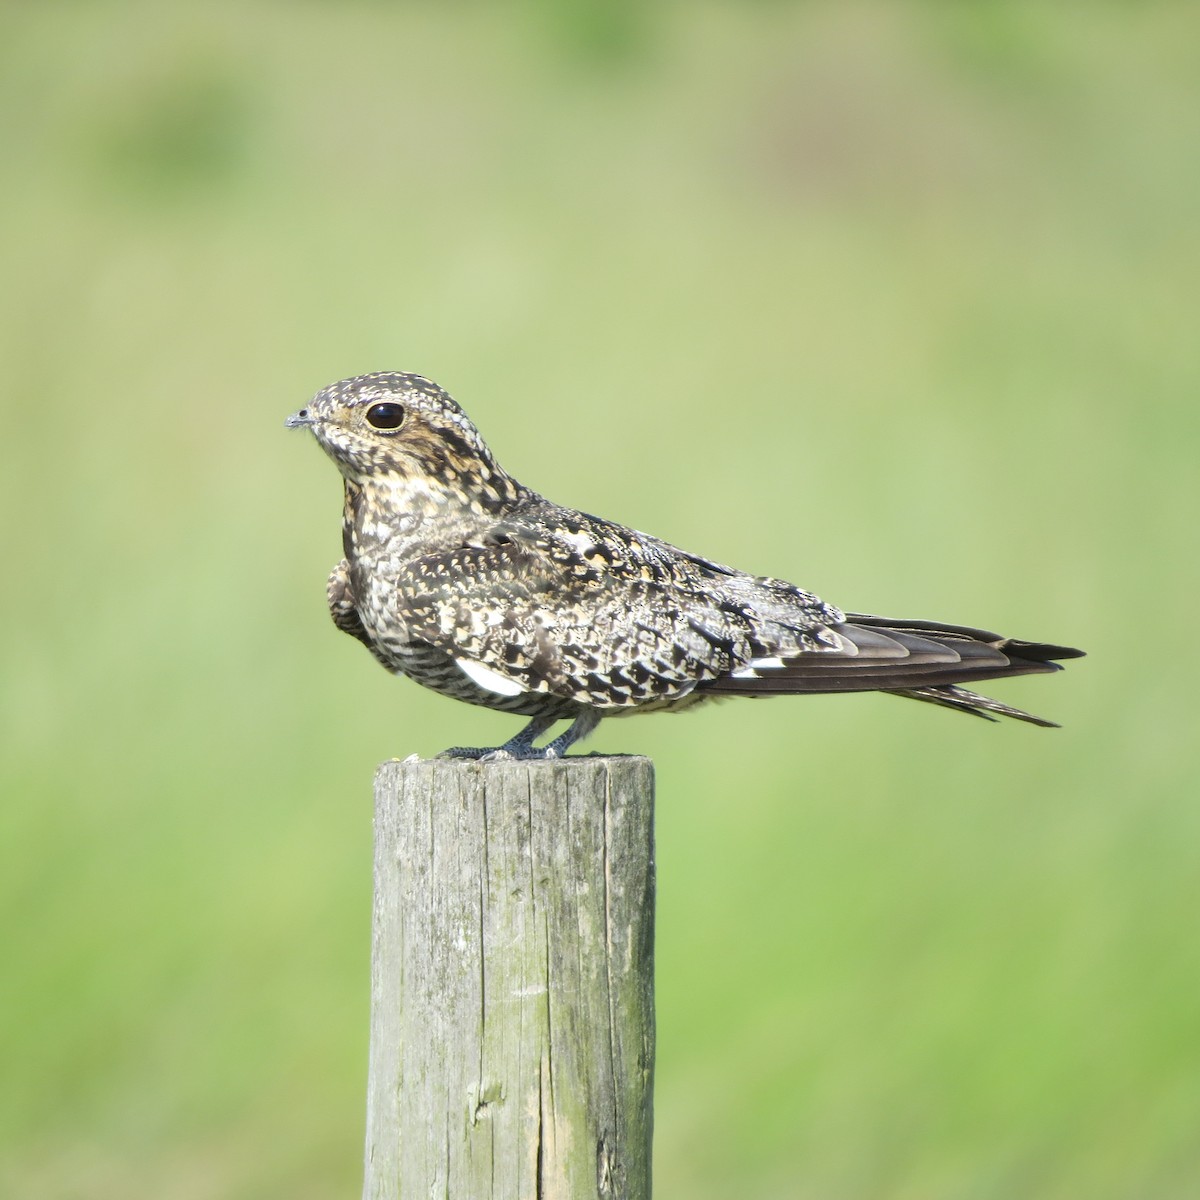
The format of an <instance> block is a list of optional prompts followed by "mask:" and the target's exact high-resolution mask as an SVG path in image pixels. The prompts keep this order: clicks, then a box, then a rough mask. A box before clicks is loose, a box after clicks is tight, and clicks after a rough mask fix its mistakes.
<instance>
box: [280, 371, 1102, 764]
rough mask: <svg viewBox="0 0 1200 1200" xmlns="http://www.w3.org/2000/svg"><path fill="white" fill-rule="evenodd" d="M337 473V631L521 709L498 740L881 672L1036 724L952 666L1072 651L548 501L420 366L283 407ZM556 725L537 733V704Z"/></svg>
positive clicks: (879, 680)
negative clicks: (754, 569)
mask: <svg viewBox="0 0 1200 1200" xmlns="http://www.w3.org/2000/svg"><path fill="white" fill-rule="evenodd" d="M287 424H288V425H289V426H293V427H295V426H307V427H308V428H310V429H311V430H312V432H313V433H314V434H315V435H316V438H317V440H318V441H319V442H320V443H321V446H322V447H323V448H324V450H325V451H326V453H328V454H329V456H330V457H331V458H332V459H333V460H334V462H335V463H336V464H337V465H338V468H339V470H340V471H341V473H342V476H343V478H344V480H345V505H344V511H343V524H342V535H343V547H344V551H345V558H343V559H342V561H341V562H340V563H338V565H337V566H336V567H335V568H334V570H333V573H332V574H331V575H330V578H329V585H328V597H329V609H330V613H331V614H332V616H333V620H334V623H335V624H336V625H337V627H338V628H339V629H341V630H342V631H343V632H345V633H348V634H350V635H351V636H353V637H355V638H357V639H358V640H359V641H360V642H362V643H363V644H364V645H365V646H366V647H367V648H368V649H369V650H370V651H371V653H372V654H373V655H374V656H375V657H376V659H378V660H379V662H381V663H382V664H383V665H384V666H385V667H387V668H388V669H389V670H391V671H394V672H396V673H397V674H403V675H408V676H409V677H410V678H412V679H414V680H416V681H417V682H418V683H420V684H423V685H424V686H426V687H429V688H432V689H433V690H435V691H438V692H441V693H443V694H445V695H448V696H452V697H454V698H455V699H458V700H465V701H467V702H468V703H470V704H480V705H484V706H486V707H488V708H495V709H500V710H501V711H504V712H511V713H515V714H518V715H521V716H525V717H529V718H531V720H530V723H529V725H528V726H527V727H526V728H525V729H523V730H522V731H521V733H519V734H518V735H517V736H516V737H515V738H513V739H512V740H511V741H509V742H508V743H506V744H505V745H504V746H503V747H501V748H500V750H499V751H485V750H476V749H465V748H458V749H455V750H453V751H448V752H447V753H451V754H459V755H468V756H473V757H479V756H482V755H484V754H488V753H502V754H509V755H514V756H520V757H544V756H555V755H558V754H561V753H564V752H565V751H566V749H567V748H568V747H569V746H570V745H571V744H572V743H573V742H574V741H576V740H577V739H579V738H580V737H582V736H584V735H585V734H587V733H588V732H590V731H591V730H592V729H593V728H594V727H595V725H596V723H597V722H598V721H599V720H600V719H601V718H602V717H606V716H624V715H628V714H630V713H634V712H647V711H654V710H663V709H679V708H685V707H688V706H690V705H693V704H696V703H699V702H701V701H703V700H706V699H711V698H714V697H718V696H730V695H738V696H764V695H779V694H785V693H786V694H795V693H802V692H841V691H886V692H891V693H894V694H897V695H903V696H910V697H912V698H915V699H918V700H925V701H928V702H930V703H934V704H940V705H944V706H946V707H950V708H957V709H961V710H963V711H966V712H972V713H975V714H976V715H979V716H984V717H988V716H990V715H991V714H1002V715H1005V716H1010V717H1016V718H1018V719H1020V720H1023V721H1030V722H1032V723H1034V724H1037V725H1049V724H1050V722H1048V721H1043V720H1042V719H1041V718H1039V717H1034V716H1031V715H1030V714H1029V713H1024V712H1021V711H1020V710H1019V709H1015V708H1011V707H1009V706H1008V705H1006V704H1001V703H1000V702H999V701H996V700H991V699H989V698H987V697H986V696H979V695H976V694H975V693H973V692H969V691H966V690H965V689H964V688H962V687H960V686H959V684H961V683H963V682H967V681H971V680H977V679H993V678H1000V677H1002V676H1006V675H1020V674H1024V673H1027V672H1043V671H1054V670H1057V669H1058V667H1057V664H1056V662H1055V661H1054V660H1056V659H1061V658H1074V657H1077V656H1079V654H1080V653H1081V652H1080V651H1078V650H1073V649H1071V648H1069V647H1065V646H1051V645H1044V644H1041V643H1036V642H1020V641H1016V640H1014V639H1011V638H1003V637H1000V636H999V635H998V634H994V633H989V632H987V631H986V630H980V629H969V628H966V627H963V626H952V625H942V624H938V623H935V622H928V621H892V620H885V619H883V618H880V617H871V616H865V615H859V614H850V615H847V614H845V613H843V612H842V611H841V610H840V609H837V608H834V607H833V606H832V605H830V604H826V603H825V602H824V601H822V600H820V599H818V598H817V597H816V596H814V595H813V594H812V593H811V592H807V591H804V590H803V589H801V588H798V587H795V586H794V585H793V584H790V583H787V582H785V581H784V580H781V579H771V578H767V577H763V576H754V575H748V574H746V573H744V572H742V571H735V570H733V569H732V568H730V567H725V566H721V565H720V564H719V563H714V562H711V561H709V560H708V559H705V558H700V557H698V556H697V555H694V554H688V553H686V552H685V551H683V550H680V549H678V548H677V547H675V546H671V545H669V544H667V543H666V542H663V541H660V540H659V539H657V538H653V537H650V536H648V535H647V534H644V533H638V532H637V531H636V530H632V529H627V528H625V527H624V526H622V525H616V524H614V523H612V522H611V521H604V520H602V519H600V518H599V517H593V516H590V515H588V514H587V513H582V512H576V511H575V510H573V509H568V508H562V507H560V506H559V505H557V504H552V503H551V502H550V501H548V500H546V499H544V498H543V497H541V496H539V495H538V494H537V493H536V492H534V491H531V490H530V489H529V488H527V487H525V486H524V485H522V484H520V483H518V482H517V481H516V480H515V479H513V478H512V477H511V476H510V475H508V474H507V473H506V472H505V471H504V470H503V468H502V467H500V465H499V464H498V463H497V462H496V460H495V459H494V458H493V456H492V453H491V451H490V450H489V449H488V448H487V446H486V444H485V443H484V441H483V439H482V438H481V437H480V436H479V433H478V431H477V430H476V429H475V426H474V425H472V424H471V422H470V421H469V420H468V419H467V417H466V415H465V414H464V413H463V411H462V410H461V409H460V408H459V407H458V405H457V404H456V403H455V402H454V401H453V400H452V399H451V398H450V396H448V395H447V394H446V393H445V392H444V391H442V389H441V388H439V387H438V386H437V385H436V384H434V383H432V382H430V381H429V380H428V379H424V378H422V377H421V376H419V375H402V374H391V373H380V374H375V375H360V376H358V377H356V378H354V379H345V380H342V381H341V382H340V383H335V384H333V385H331V386H330V387H327V388H325V389H324V390H323V391H320V392H318V393H317V395H316V396H315V397H314V398H313V400H312V402H311V403H310V404H309V405H308V407H307V408H304V409H301V410H300V412H298V413H296V414H295V415H294V416H292V417H289V418H288V421H287ZM561 719H569V720H571V721H572V725H571V727H570V728H569V729H568V730H567V731H566V732H565V733H564V734H562V735H561V736H560V737H559V738H557V739H556V740H555V741H553V742H551V743H550V745H549V746H547V747H545V748H543V749H540V750H539V749H534V745H533V743H534V740H535V739H536V738H537V737H538V736H539V735H540V734H541V733H543V732H544V731H545V730H546V729H548V728H549V727H550V726H551V725H552V724H553V723H554V722H555V721H558V720H561Z"/></svg>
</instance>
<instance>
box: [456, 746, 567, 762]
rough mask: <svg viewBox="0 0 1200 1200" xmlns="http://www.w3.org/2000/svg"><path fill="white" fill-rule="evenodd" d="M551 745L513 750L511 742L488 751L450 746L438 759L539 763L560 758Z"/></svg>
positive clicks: (478, 748)
mask: <svg viewBox="0 0 1200 1200" xmlns="http://www.w3.org/2000/svg"><path fill="white" fill-rule="evenodd" d="M561 757H562V755H561V754H559V752H558V751H557V750H555V749H554V746H553V743H551V744H550V745H549V746H545V747H543V748H542V749H540V750H539V749H538V748H537V747H536V746H522V747H517V748H513V747H512V743H511V742H506V743H505V744H504V745H503V746H497V747H496V748H495V749H489V748H488V747H487V746H451V747H450V749H449V750H443V751H442V752H441V754H439V755H438V758H463V759H469V760H471V761H474V762H539V761H541V760H543V759H547V758H561Z"/></svg>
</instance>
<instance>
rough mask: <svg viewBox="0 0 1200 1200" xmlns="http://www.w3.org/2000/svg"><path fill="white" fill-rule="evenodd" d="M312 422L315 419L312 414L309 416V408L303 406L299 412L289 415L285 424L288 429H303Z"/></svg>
mask: <svg viewBox="0 0 1200 1200" xmlns="http://www.w3.org/2000/svg"><path fill="white" fill-rule="evenodd" d="M312 423H313V419H312V417H311V416H309V414H308V409H307V408H302V409H301V410H300V411H299V412H294V413H292V415H291V416H290V417H288V419H287V420H286V421H284V425H285V426H287V428H288V429H302V428H303V427H304V426H305V425H311V424H312Z"/></svg>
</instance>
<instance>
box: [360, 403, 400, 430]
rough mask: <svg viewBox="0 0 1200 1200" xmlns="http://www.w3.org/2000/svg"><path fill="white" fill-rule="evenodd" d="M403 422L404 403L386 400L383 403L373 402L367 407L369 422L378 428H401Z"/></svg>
mask: <svg viewBox="0 0 1200 1200" xmlns="http://www.w3.org/2000/svg"><path fill="white" fill-rule="evenodd" d="M403 422H404V405H403V404H391V403H388V402H387V401H384V403H382V404H372V405H371V407H370V408H368V409H367V423H368V424H369V425H372V426H374V427H375V428H376V429H399V428H400V426H401V425H402V424H403Z"/></svg>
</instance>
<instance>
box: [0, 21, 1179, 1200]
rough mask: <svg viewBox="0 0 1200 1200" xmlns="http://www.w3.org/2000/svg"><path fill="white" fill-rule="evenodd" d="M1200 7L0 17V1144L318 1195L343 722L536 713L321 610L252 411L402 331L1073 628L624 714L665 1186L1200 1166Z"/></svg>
mask: <svg viewBox="0 0 1200 1200" xmlns="http://www.w3.org/2000/svg"><path fill="white" fill-rule="evenodd" d="M1198 48H1200V9H1197V7H1196V6H1194V5H1188V4H1182V3H1181V4H1166V3H1150V4H1143V5H1129V4H1118V3H1105V2H1097V3H1091V4H1082V3H1079V4H1055V5H1048V4H1039V3H1032V2H1024V0H1017V2H1013V3H1004V4H1001V3H987V4H983V3H980V4H970V5H965V4H963V5H948V4H941V3H927V4H926V3H913V4H885V3H882V2H880V3H863V2H857V0H856V2H854V3H849V4H831V3H809V4H796V3H784V2H782V0H776V2H766V0H761V2H758V3H740V4H735V3H732V2H726V3H716V2H713V0H700V2H698V3H688V4H684V3H675V4H666V3H664V4H645V3H643V4H634V3H600V2H599V0H588V2H585V3H582V4H580V5H556V4H552V3H550V2H549V0H542V2H541V3H535V2H533V0H529V2H526V3H519V4H518V3H512V4H509V3H505V4H491V5H485V4H482V3H468V2H461V3H454V4H442V5H435V4H431V3H408V4H384V3H367V2H366V0H356V2H352V3H341V4H332V3H318V2H316V0H309V2H307V3H294V4H283V3H266V2H265V0H259V2H256V3H248V4H237V5H235V4H227V3H215V4H201V3H199V2H196V3H179V4H174V5H169V6H164V5H152V4H149V3H146V4H134V3H129V4H114V3H96V4H91V5H79V4H74V5H10V6H6V7H5V9H4V11H3V13H2V14H0V124H2V127H3V142H2V144H3V176H4V186H3V188H2V189H0V214H2V219H0V362H2V363H3V380H4V383H3V391H2V394H0V395H2V399H0V403H2V405H3V447H2V454H3V460H4V467H3V472H2V473H0V497H2V501H3V515H4V520H3V564H4V567H3V570H4V586H3V589H2V595H0V604H3V608H4V613H3V621H2V623H0V639H2V669H0V737H2V739H3V746H2V767H0V771H2V774H0V786H2V788H3V804H2V807H0V904H2V906H3V907H2V919H3V924H2V929H0V935H2V940H3V953H2V966H0V1193H2V1194H3V1195H5V1196H13V1197H22V1198H47V1200H50V1198H53V1200H57V1198H60V1197H61V1198H75V1197H81V1198H82V1197H89V1198H90V1197H121V1198H125V1200H141V1198H147V1200H148V1198H151V1197H155V1198H157V1197H164V1196H169V1197H171V1200H209V1198H212V1200H218V1198H219V1200H231V1198H232V1200H240V1198H247V1200H249V1198H257V1197H288V1198H289V1200H309V1198H313V1200H316V1198H318V1197H322V1198H323V1197H329V1196H334V1195H339V1196H345V1195H354V1194H356V1192H357V1188H358V1187H359V1181H360V1178H361V1175H360V1170H361V1168H360V1146H361V1137H362V1127H363V1112H364V1095H365V1056H366V1030H367V1024H366V1017H367V1002H368V995H367V981H368V936H369V928H368V926H369V906H370V814H371V799H370V781H371V774H372V770H373V768H374V766H375V764H376V763H377V762H378V761H380V760H381V759H384V758H387V757H390V756H392V755H406V754H409V753H411V752H413V751H417V752H420V753H423V754H429V753H433V752H435V751H437V750H439V749H441V748H442V747H443V746H445V745H448V744H452V743H463V742H466V743H471V742H488V741H492V742H495V741H499V740H502V739H504V738H506V737H507V736H509V734H511V733H512V732H514V731H515V728H516V724H515V722H514V721H513V720H512V719H511V718H505V717H503V716H500V715H497V714H491V713H487V712H484V711H482V710H471V709H468V708H466V707H463V706H456V705H454V704H453V703H451V702H449V701H446V700H442V699H440V698H438V697H436V696H433V695H431V694H428V693H423V692H421V691H420V690H419V689H417V688H416V687H414V686H411V685H407V684H404V683H401V682H398V681H396V680H393V679H391V678H390V677H388V676H387V675H386V674H385V673H384V672H382V671H381V670H379V669H378V667H376V666H375V664H374V663H373V662H372V661H371V660H370V658H369V657H368V656H367V655H366V654H365V653H364V652H363V651H362V650H361V649H360V648H358V647H357V646H355V645H354V644H353V643H352V642H350V641H349V640H348V639H346V638H344V637H341V636H340V635H338V634H337V633H336V632H335V631H334V629H333V628H332V626H331V625H330V624H329V622H328V618H327V616H326V614H325V610H324V599H323V583H324V579H325V573H326V571H327V570H328V568H329V566H330V565H331V564H332V562H333V561H334V559H335V557H336V556H337V554H338V545H339V531H338V518H339V487H338V481H337V477H336V473H335V471H334V469H333V467H332V466H331V464H329V463H328V462H327V461H326V460H325V459H324V458H323V456H321V455H320V454H319V453H318V451H317V449H316V447H315V446H314V445H312V443H311V440H310V439H308V438H306V437H303V436H299V435H289V434H287V433H285V431H284V429H283V427H282V421H283V418H284V416H286V415H287V414H288V413H289V412H292V411H294V410H295V409H296V408H298V407H300V406H301V405H302V404H303V403H304V401H305V400H306V398H307V397H308V396H309V395H310V394H311V393H312V392H313V391H314V390H316V389H317V388H318V387H320V386H322V385H324V384H325V383H327V382H329V381H331V380H334V379H336V378H339V377H341V376H345V375H349V374H355V373H358V372H361V371H366V370H375V369H384V368H393V369H404V370H418V371H422V372H424V373H426V374H429V375H431V376H433V377H434V378H436V379H437V380H438V381H439V382H441V383H443V384H444V385H445V386H447V387H448V388H449V389H450V390H451V391H452V392H453V393H454V394H455V395H456V396H457V397H458V398H459V399H460V400H461V401H462V402H463V404H464V405H465V407H466V408H467V410H468V411H469V412H470V413H471V414H472V416H473V417H474V418H475V420H476V422H477V423H478V425H479V426H480V428H481V429H482V430H483V432H484V434H485V436H486V437H487V438H488V439H489V440H490V441H491V443H492V445H493V446H494V448H495V450H496V452H497V454H498V455H499V457H500V459H501V461H502V462H504V463H505V464H506V465H507V466H508V467H509V468H510V469H511V470H512V471H513V472H514V473H515V474H517V475H518V476H519V477H520V478H522V479H524V480H526V481H527V482H529V483H530V484H532V485H533V486H535V487H537V488H539V489H540V490H542V491H544V492H546V493H547V494H548V495H550V496H552V497H554V498H556V499H560V500H562V501H563V502H566V503H570V504H573V505H575V506H577V507H582V508H585V509H588V510H590V511H595V512H600V513H603V514H604V515H606V516H610V517H613V518H616V519H618V520H623V521H626V522H629V523H631V524H635V525H637V526H638V527H641V528H644V529H648V530H650V531H652V532H654V533H657V534H659V535H660V536H663V537H667V538H669V539H671V540H673V541H676V542H677V543H679V544H682V545H684V546H686V547H688V548H689V549H694V550H696V551H698V552H701V553H705V554H708V555H711V556H713V557H716V558H718V559H722V560H725V561H731V562H734V563H736V564H738V565H740V566H744V567H746V568H747V569H753V570H756V571H760V572H764V573H771V574H777V575H782V576H784V577H788V578H792V579H794V580H796V581H797V582H799V583H802V584H805V585H807V586H810V587H812V588H814V589H816V590H817V591H818V592H820V593H821V594H822V595H824V596H826V597H827V598H828V599H830V600H832V601H834V602H836V603H840V604H843V605H845V606H847V607H851V608H857V609H861V610H867V611H876V612H885V613H889V614H894V615H899V616H928V617H937V618H943V619H947V620H951V621H955V620H958V621H964V622H971V623H981V624H984V625H990V626H992V627H997V628H1000V629H1001V630H1003V631H1005V632H1011V633H1014V634H1017V635H1021V636H1027V637H1033V638H1046V639H1050V640H1061V641H1065V642H1068V643H1074V644H1077V645H1081V646H1083V647H1085V648H1086V649H1087V650H1089V651H1090V652H1091V657H1090V658H1088V659H1086V660H1084V661H1083V662H1081V663H1078V664H1072V666H1071V669H1070V670H1069V671H1068V672H1067V673H1066V674H1065V675H1062V676H1060V677H1058V678H1055V679H1033V680H1016V681H1012V682H1011V683H1009V684H1007V685H1002V686H1001V687H998V688H997V689H996V691H997V693H998V694H1001V695H1002V696H1003V697H1004V698H1005V699H1009V700H1011V701H1013V702H1015V703H1018V704H1026V705H1028V706H1029V707H1031V708H1032V709H1033V710H1034V711H1037V712H1039V713H1044V714H1046V715H1048V716H1051V717H1053V718H1056V719H1058V720H1061V721H1062V722H1063V724H1064V726H1065V727H1064V728H1063V729H1062V730H1060V731H1053V732H1044V731H1040V730H1037V729H1032V728H1026V727H1022V726H1017V725H1008V726H1005V727H989V726H986V725H984V724H983V723H982V722H976V721H970V720H967V719H966V718H962V717H958V716H955V715H953V714H950V713H945V712H939V711H936V710H931V709H928V708H925V707H923V706H917V705H909V704H902V703H900V702H898V701H895V700H892V699H889V698H886V697H842V698H829V699H814V700H808V701H805V700H799V699H797V700H794V701H787V700H780V701H775V702H772V703H761V704H750V703H736V702H735V703H730V704H727V705H720V706H715V707H713V708H712V709H709V710H706V711H703V712H699V713H696V714H694V715H691V716H688V717H654V718H646V719H645V720H644V721H632V722H617V723H612V724H610V725H608V726H604V727H602V728H601V730H600V731H599V732H598V734H597V735H596V736H595V737H594V738H593V740H592V744H591V748H592V749H603V750H611V751H638V752H641V753H646V754H651V755H653V757H654V758H655V761H656V763H657V767H658V778H659V801H658V804H659V817H658V846H659V872H660V875H659V886H660V903H659V921H658V947H659V957H658V992H659V1031H660V1036H659V1071H658V1083H657V1117H656V1181H657V1188H656V1190H657V1193H658V1194H659V1195H660V1196H662V1197H688V1198H689V1200H707V1198H710V1197H712V1198H724V1197H733V1196H737V1197H743V1196H752V1197H755V1198H760V1200H774V1198H779V1200H809V1198H811V1200H878V1198H887V1200H942V1198H946V1200H951V1198H953V1200H959V1198H964V1197H970V1198H971V1200H991V1198H995V1200H1009V1198H1012V1197H1022V1198H1025V1197H1037V1198H1039V1200H1079V1198H1080V1197H1088V1198H1089V1200H1109V1198H1111V1200H1117V1198H1121V1200H1126V1198H1127V1200H1134V1198H1136V1200H1172V1198H1181V1200H1182V1198H1184V1197H1194V1196H1196V1195H1198V1194H1200V1135H1198V1131H1200V932H1198V931H1200V922H1198V916H1200V795H1198V794H1197V793H1198V792H1200V786H1198V785H1200V772H1198V770H1197V751H1196V745H1195V744H1196V727H1197V720H1196V710H1197V706H1196V692H1195V680H1196V672H1197V667H1198V666H1200V662H1198V661H1197V660H1198V651H1197V636H1196V633H1195V628H1196V619H1197V617H1196V608H1197V595H1198V588H1200V572H1198V569H1197V538H1196V525H1197V517H1198V513H1200V486H1198V476H1200V436H1198V435H1200V428H1198V426H1200V416H1198V408H1197V396H1198V393H1200V351H1198V349H1197V346H1198V344H1200V343H1198V342H1197V325H1198V321H1197V316H1198V312H1197V309H1198V306H1197V280H1198V279H1200V221H1198V219H1197V212H1198V204H1200V155H1198V154H1197V147H1198V146H1200V49H1198Z"/></svg>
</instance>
